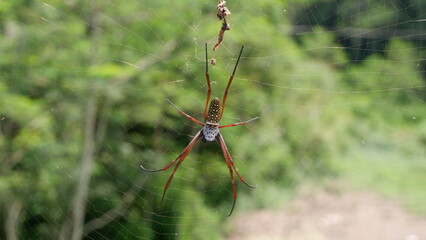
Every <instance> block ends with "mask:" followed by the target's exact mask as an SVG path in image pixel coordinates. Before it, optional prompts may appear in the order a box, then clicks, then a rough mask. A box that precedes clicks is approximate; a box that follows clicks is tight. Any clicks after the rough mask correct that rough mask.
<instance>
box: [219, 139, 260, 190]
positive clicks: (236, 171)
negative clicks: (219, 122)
mask: <svg viewBox="0 0 426 240" xmlns="http://www.w3.org/2000/svg"><path fill="white" fill-rule="evenodd" d="M217 139H218V140H219V143H220V147H221V148H222V151H223V152H224V153H225V152H226V154H227V156H228V157H227V161H228V162H229V164H230V165H231V166H232V168H233V169H234V171H235V173H236V174H237V176H238V178H239V179H240V181H241V182H242V183H244V184H245V185H246V186H247V187H250V188H256V186H253V185H250V184H248V183H247V182H246V181H245V180H244V179H243V177H241V175H240V173H239V172H238V170H237V169H236V168H235V165H234V161H233V160H232V157H231V154H230V153H229V150H228V148H227V147H226V144H225V140H224V139H223V137H222V135H221V134H220V133H219V134H218V135H217ZM225 158H226V157H225Z"/></svg>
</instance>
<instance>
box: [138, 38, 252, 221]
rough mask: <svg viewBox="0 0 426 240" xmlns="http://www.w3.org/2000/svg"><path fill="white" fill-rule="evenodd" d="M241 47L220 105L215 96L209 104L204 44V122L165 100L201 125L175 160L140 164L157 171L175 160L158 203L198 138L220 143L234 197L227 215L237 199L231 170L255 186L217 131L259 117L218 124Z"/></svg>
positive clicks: (208, 81) (207, 72)
mask: <svg viewBox="0 0 426 240" xmlns="http://www.w3.org/2000/svg"><path fill="white" fill-rule="evenodd" d="M243 49H244V45H243V46H242V47H241V50H240V54H239V55H238V59H237V63H236V64H235V67H234V70H233V72H232V75H231V76H230V77H229V81H228V85H227V87H226V90H225V93H224V95H223V99H222V106H221V104H220V100H219V98H217V97H215V98H213V99H212V101H211V102H210V106H209V100H210V93H211V86H210V76H209V70H208V58H207V43H206V44H205V51H206V80H207V87H208V88H207V99H206V106H205V108H204V120H205V124H204V123H202V122H200V121H198V120H197V119H195V118H194V117H191V116H190V115H188V114H186V113H184V112H183V111H181V110H180V109H179V108H178V107H176V106H175V105H174V104H173V103H172V102H171V101H170V100H169V99H167V101H168V102H169V103H170V104H171V105H172V106H173V108H175V109H176V110H177V111H178V112H179V113H180V114H182V115H184V116H185V117H187V118H188V119H190V120H191V121H194V122H196V123H197V124H199V125H201V126H203V127H202V128H201V130H200V131H198V133H197V134H195V136H194V137H193V138H192V140H191V141H190V142H189V144H188V146H186V148H185V149H184V150H183V151H182V152H181V153H180V154H179V156H177V158H176V159H175V160H173V161H172V162H171V163H169V164H168V165H167V166H165V167H163V168H161V169H157V170H149V169H146V168H145V167H144V166H142V165H141V166H140V167H141V168H142V170H144V171H146V172H159V171H165V170H167V169H169V168H170V167H171V166H173V164H174V163H176V162H177V163H176V166H175V168H174V170H173V172H172V174H171V175H170V177H169V180H168V181H167V183H166V186H165V187H164V191H163V196H162V198H161V202H160V204H161V203H162V202H163V200H164V196H165V194H166V191H167V189H168V188H169V185H170V183H171V181H172V179H173V176H174V174H175V172H176V170H177V169H178V167H179V165H180V164H181V163H182V162H183V160H185V158H186V156H187V155H188V154H189V152H190V151H191V149H192V148H193V147H194V145H195V143H197V141H198V140H200V139H201V140H202V141H203V142H214V141H215V140H218V141H219V143H220V147H221V149H222V152H223V156H224V157H225V161H226V165H227V166H228V168H229V174H230V175H231V183H232V193H233V199H234V201H233V204H232V208H231V211H230V213H229V215H228V216H231V214H232V211H233V210H234V207H235V203H236V200H237V190H236V187H235V181H234V175H233V171H235V173H236V174H237V176H238V178H239V179H240V181H241V182H242V183H244V184H245V185H247V186H248V187H250V188H255V186H252V185H250V184H248V183H247V182H246V181H245V180H244V179H243V178H242V177H241V175H240V173H239V172H238V170H237V169H236V168H235V165H234V161H233V160H232V157H231V154H230V153H229V150H228V148H227V146H226V144H225V140H224V139H223V137H222V135H221V134H220V132H219V129H220V128H226V127H234V126H238V125H244V124H247V123H249V122H251V121H254V120H256V119H258V118H259V117H255V118H252V119H250V120H248V121H245V122H238V123H233V124H229V125H219V121H220V119H221V118H222V115H223V110H224V109H225V102H226V98H227V96H228V90H229V87H230V86H231V83H232V79H234V74H235V71H236V70H237V66H238V62H239V61H240V57H241V54H242V52H243Z"/></svg>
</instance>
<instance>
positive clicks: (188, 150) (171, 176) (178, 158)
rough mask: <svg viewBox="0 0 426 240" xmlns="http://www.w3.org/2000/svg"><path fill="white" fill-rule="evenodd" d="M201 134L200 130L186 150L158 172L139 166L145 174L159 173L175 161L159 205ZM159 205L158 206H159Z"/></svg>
mask: <svg viewBox="0 0 426 240" xmlns="http://www.w3.org/2000/svg"><path fill="white" fill-rule="evenodd" d="M201 132H202V130H200V131H199V132H198V133H197V134H196V135H195V137H194V138H192V140H191V142H190V143H189V144H188V146H186V148H185V149H184V150H183V151H182V152H181V153H180V154H179V156H178V157H177V158H176V159H175V160H173V161H172V162H171V163H169V164H168V165H167V166H165V167H163V168H161V169H158V170H148V169H146V168H145V167H144V166H142V165H141V166H140V167H141V168H142V170H144V171H146V172H159V171H164V170H167V169H169V168H170V167H171V166H172V165H173V164H174V163H175V162H176V161H178V160H179V161H178V162H177V164H176V166H175V168H174V170H173V172H172V174H171V175H170V177H169V180H168V181H167V183H166V186H165V187H164V191H163V197H162V198H161V203H162V202H163V199H164V196H165V195H166V191H167V189H168V188H169V185H170V183H171V182H172V179H173V176H174V174H175V172H176V170H177V169H178V167H179V165H180V164H181V163H182V162H183V160H185V158H186V156H188V154H189V152H190V151H191V149H192V148H193V147H194V145H195V143H197V141H198V140H199V139H200V137H201ZM161 203H160V204H161Z"/></svg>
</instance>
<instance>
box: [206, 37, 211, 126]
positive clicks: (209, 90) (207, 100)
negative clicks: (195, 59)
mask: <svg viewBox="0 0 426 240" xmlns="http://www.w3.org/2000/svg"><path fill="white" fill-rule="evenodd" d="M204 46H205V50H206V80H207V99H206V107H205V108H204V120H207V108H208V106H209V101H210V95H211V91H212V90H211V86H210V75H209V63H208V57H207V43H205V45H204Z"/></svg>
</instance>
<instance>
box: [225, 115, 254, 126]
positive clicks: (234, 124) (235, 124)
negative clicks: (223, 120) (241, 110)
mask: <svg viewBox="0 0 426 240" xmlns="http://www.w3.org/2000/svg"><path fill="white" fill-rule="evenodd" d="M257 119H259V117H255V118H252V119H250V120H247V121H245V122H239V123H233V124H229V125H223V126H219V128H226V127H234V126H238V125H244V124H247V123H249V122H251V121H254V120H257Z"/></svg>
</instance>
